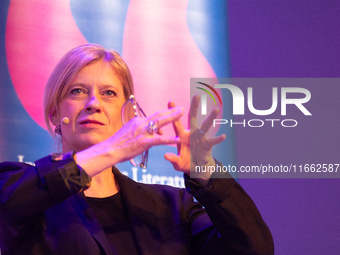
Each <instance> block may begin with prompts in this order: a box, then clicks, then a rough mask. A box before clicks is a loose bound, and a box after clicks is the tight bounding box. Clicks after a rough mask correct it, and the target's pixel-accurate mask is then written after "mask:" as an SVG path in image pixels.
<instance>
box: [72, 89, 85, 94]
mask: <svg viewBox="0 0 340 255" xmlns="http://www.w3.org/2000/svg"><path fill="white" fill-rule="evenodd" d="M83 92H84V91H83V90H82V89H79V88H77V89H72V90H71V94H81V93H83Z"/></svg>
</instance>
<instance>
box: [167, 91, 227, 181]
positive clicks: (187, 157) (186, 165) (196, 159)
mask: <svg viewBox="0 0 340 255" xmlns="http://www.w3.org/2000/svg"><path fill="white" fill-rule="evenodd" d="M199 103H200V97H199V96H197V95H196V96H194V97H193V99H192V101H191V105H190V111H189V123H188V125H189V127H190V129H187V130H186V129H184V127H183V125H182V122H181V121H180V119H178V120H176V121H174V122H173V126H174V130H175V133H176V136H178V137H179V138H180V139H181V142H180V144H178V145H177V152H178V155H175V154H174V153H166V154H165V156H164V158H165V159H166V160H168V161H170V162H171V163H172V165H173V166H174V168H175V169H176V170H177V171H181V172H183V173H185V174H187V175H189V176H190V173H193V172H194V171H195V166H200V167H201V166H207V167H208V166H215V160H214V158H213V157H212V156H211V150H212V147H213V146H214V145H216V144H219V143H221V142H223V141H224V140H225V138H226V136H225V135H224V134H222V135H220V136H217V137H212V138H207V136H206V133H207V132H208V131H209V129H210V127H211V125H212V124H213V121H214V119H215V118H216V117H217V115H218V113H219V109H218V108H214V110H213V111H212V112H211V113H210V115H209V116H208V117H207V118H206V119H205V120H204V122H203V124H202V126H201V127H198V126H197V111H198V107H199ZM168 107H169V108H173V107H175V103H174V102H169V104H168ZM190 145H191V146H190ZM211 174H212V173H211V172H208V171H206V172H201V173H199V175H197V174H195V177H196V176H198V178H195V181H196V182H198V183H200V184H202V185H206V184H207V183H208V182H209V179H210V176H211Z"/></svg>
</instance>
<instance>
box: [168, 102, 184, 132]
mask: <svg viewBox="0 0 340 255" xmlns="http://www.w3.org/2000/svg"><path fill="white" fill-rule="evenodd" d="M168 107H169V109H171V108H174V107H175V103H174V102H172V101H170V102H169V103H168ZM172 126H173V127H174V130H175V134H176V136H179V135H180V134H182V133H183V132H184V127H183V124H182V122H181V120H180V119H177V120H175V121H173V122H172Z"/></svg>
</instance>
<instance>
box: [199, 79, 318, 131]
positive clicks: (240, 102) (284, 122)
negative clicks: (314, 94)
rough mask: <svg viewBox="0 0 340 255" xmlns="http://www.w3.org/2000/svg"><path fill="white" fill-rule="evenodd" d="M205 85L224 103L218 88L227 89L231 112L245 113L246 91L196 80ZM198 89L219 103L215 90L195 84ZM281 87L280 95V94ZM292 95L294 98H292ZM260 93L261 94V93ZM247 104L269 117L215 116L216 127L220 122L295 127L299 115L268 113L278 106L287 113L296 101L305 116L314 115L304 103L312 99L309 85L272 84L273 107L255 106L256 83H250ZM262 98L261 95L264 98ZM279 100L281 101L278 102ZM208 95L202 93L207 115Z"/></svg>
mask: <svg viewBox="0 0 340 255" xmlns="http://www.w3.org/2000/svg"><path fill="white" fill-rule="evenodd" d="M196 83H199V84H201V85H204V86H205V87H207V88H209V89H210V90H211V91H213V92H214V93H215V95H216V96H217V97H218V99H219V101H220V103H221V106H222V100H221V97H220V96H219V95H218V93H217V91H216V89H228V90H229V91H230V93H231V96H232V114H233V116H236V115H238V116H240V115H243V116H244V115H245V95H244V93H243V91H242V90H241V89H240V88H239V87H237V86H235V85H232V84H215V85H214V87H212V86H211V85H208V84H206V83H203V82H196ZM196 88H197V89H200V90H203V91H205V92H206V93H207V94H208V95H210V97H211V98H212V100H213V101H214V103H215V105H216V106H217V103H216V100H215V98H214V96H213V95H212V93H211V92H210V91H208V90H207V89H204V88H201V87H196ZM279 90H280V97H279V93H278V92H279ZM292 95H294V96H295V98H291V97H292ZM260 96H261V95H260ZM246 99H247V107H248V110H249V112H250V113H252V114H254V115H257V116H267V117H266V118H256V119H243V120H242V121H235V120H234V119H233V118H232V119H214V122H213V127H216V126H218V125H228V126H230V127H234V126H236V125H237V126H243V127H264V126H266V125H267V126H268V125H269V126H270V127H275V126H282V127H296V126H297V125H298V121H297V120H296V119H292V118H291V119H281V118H280V119H279V118H270V117H269V115H271V114H273V113H274V112H276V110H277V109H278V108H280V115H281V116H287V105H294V106H295V107H297V109H298V110H299V111H301V112H302V113H303V115H305V116H311V115H312V114H311V113H310V111H308V109H307V108H306V106H305V104H306V103H307V102H309V101H310V99H311V93H310V91H309V90H308V89H305V88H301V87H281V88H278V87H272V93H271V107H270V108H269V109H256V108H255V107H254V103H253V102H254V94H253V87H247V97H246ZM261 99H262V98H261ZM279 100H280V103H279ZM207 112H208V109H207V97H206V94H202V95H201V115H207Z"/></svg>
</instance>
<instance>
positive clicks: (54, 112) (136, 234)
mask: <svg viewBox="0 0 340 255" xmlns="http://www.w3.org/2000/svg"><path fill="white" fill-rule="evenodd" d="M132 94H133V85H132V79H131V75H130V71H129V69H128V67H127V66H126V64H125V63H124V61H123V60H122V59H121V58H120V56H119V55H118V54H117V53H116V52H114V51H106V50H105V49H104V48H102V47H101V46H99V45H94V44H88V45H83V46H80V47H77V48H75V49H73V50H71V51H70V52H69V53H67V54H66V55H65V56H64V57H63V58H62V59H61V61H60V62H59V63H58V65H57V66H56V68H55V69H54V71H53V72H52V74H51V76H50V79H49V80H48V82H47V85H46V89H45V96H44V110H45V119H46V123H47V126H48V128H49V130H50V132H52V133H53V131H52V130H53V128H52V125H53V126H54V127H55V133H56V134H58V135H59V136H60V138H61V142H62V152H63V153H62V154H53V155H51V156H47V157H45V158H42V159H40V160H38V161H36V162H35V167H33V166H29V165H26V164H24V163H19V162H5V163H2V164H1V165H0V173H1V174H0V187H1V190H0V247H1V249H2V252H3V254H91V255H92V254H214V253H215V254H272V253H273V241H272V237H271V234H270V232H269V230H268V228H267V226H266V225H265V223H264V222H263V220H262V218H261V216H260V214H259V212H258V211H257V209H256V206H255V205H254V203H253V202H252V201H251V199H250V198H249V197H248V195H247V194H246V193H245V192H244V191H243V189H242V188H241V187H240V186H239V185H238V184H237V183H236V182H235V181H234V180H233V179H232V178H210V177H211V176H210V174H211V173H204V175H202V176H200V177H199V178H196V179H194V180H193V179H190V177H189V175H190V165H194V164H196V165H215V164H216V163H215V160H214V159H213V158H212V156H211V148H212V147H213V146H214V145H215V144H218V143H220V142H222V141H223V140H224V139H225V136H224V135H222V136H219V137H214V138H210V139H208V138H206V136H205V132H207V131H208V129H209V127H210V126H211V124H212V120H213V119H214V118H215V117H216V116H217V114H218V110H217V109H216V110H214V111H213V112H212V113H211V114H210V116H209V117H208V118H207V119H206V120H205V122H204V123H203V125H202V126H201V128H197V125H196V121H195V118H196V113H197V108H198V105H199V98H198V97H194V99H193V101H192V104H191V108H190V127H191V132H192V135H191V144H195V148H191V153H192V155H191V156H192V157H190V147H189V145H190V142H189V141H190V139H189V138H190V131H189V130H185V129H184V128H183V126H182V124H181V122H180V120H179V118H180V117H181V115H182V109H181V108H179V107H175V105H174V103H173V102H170V103H169V109H167V110H163V111H159V112H157V113H155V114H153V115H152V116H150V117H147V118H133V119H131V120H130V121H129V122H127V123H126V124H125V125H124V126H122V119H121V109H122V106H123V104H124V102H125V101H126V100H127V99H128V98H129V96H130V95H132ZM169 123H173V125H174V129H175V132H176V135H177V137H164V136H162V135H159V134H161V133H162V132H161V128H162V127H163V126H164V125H167V124H169ZM155 133H157V134H158V135H157V134H155ZM171 143H177V144H178V149H179V152H178V156H177V155H173V154H166V156H165V157H166V159H167V160H169V161H170V162H171V163H172V164H173V165H174V168H175V169H176V170H178V171H181V172H183V173H184V174H185V182H186V188H187V189H186V190H184V189H177V188H173V187H168V186H162V185H146V184H141V183H136V182H134V181H133V180H131V179H129V178H128V177H126V176H123V175H122V174H121V173H120V172H119V170H117V169H116V168H115V167H114V165H115V164H116V163H119V162H123V161H126V160H129V159H131V158H133V157H135V156H137V155H139V154H141V153H143V152H144V151H146V150H147V149H149V148H150V147H151V146H154V145H159V144H171ZM190 160H191V162H190ZM202 174H203V173H202ZM222 177H225V176H222ZM227 177H230V176H227ZM192 195H193V196H194V197H195V198H196V199H197V200H198V201H200V203H201V204H202V205H203V206H204V207H205V209H202V206H201V205H200V204H199V203H195V202H193V198H192Z"/></svg>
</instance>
